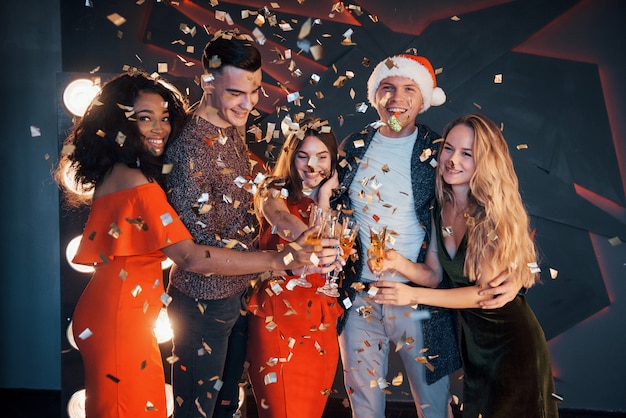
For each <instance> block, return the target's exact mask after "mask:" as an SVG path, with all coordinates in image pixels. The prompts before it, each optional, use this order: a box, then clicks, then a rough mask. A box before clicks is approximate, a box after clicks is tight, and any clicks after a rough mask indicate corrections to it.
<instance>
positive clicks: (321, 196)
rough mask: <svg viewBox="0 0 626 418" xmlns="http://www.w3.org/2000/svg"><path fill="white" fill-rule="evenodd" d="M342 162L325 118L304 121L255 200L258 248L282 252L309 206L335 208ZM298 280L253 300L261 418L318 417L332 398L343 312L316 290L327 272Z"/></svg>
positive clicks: (291, 278) (252, 351) (267, 288)
mask: <svg viewBox="0 0 626 418" xmlns="http://www.w3.org/2000/svg"><path fill="white" fill-rule="evenodd" d="M337 158H338V152H337V140H336V138H335V135H334V134H333V133H332V131H330V129H329V128H328V127H327V126H325V123H324V122H323V121H320V120H318V119H307V120H305V121H302V122H301V123H300V124H299V128H298V129H297V130H296V132H293V133H292V135H291V136H290V137H288V138H287V140H286V141H285V144H284V145H283V147H282V149H281V153H280V156H279V157H278V161H277V163H276V166H275V168H274V171H273V173H272V177H269V178H268V179H267V180H266V182H265V184H264V187H262V188H260V189H259V192H258V193H257V196H256V199H255V204H256V209H257V211H258V215H259V220H260V223H261V227H260V231H259V248H261V249H277V248H280V247H281V246H285V245H287V244H288V243H289V242H290V241H293V237H297V236H299V235H300V234H301V233H302V232H303V231H305V230H306V229H307V225H308V218H307V212H308V209H309V205H311V204H316V205H318V206H319V207H321V208H325V209H328V208H329V206H330V205H329V200H330V195H331V193H332V189H333V188H336V187H337V185H338V182H337V174H336V171H335V167H336V164H337ZM308 271H309V272H312V269H309V270H308ZM298 277H299V274H296V272H287V275H286V276H284V277H273V278H270V279H269V280H266V281H264V282H260V283H258V284H257V286H256V287H255V289H254V292H253V294H252V296H251V299H250V302H249V306H248V308H249V312H250V315H249V319H248V362H249V363H250V366H249V369H248V375H249V377H250V380H251V382H252V389H253V392H254V396H255V398H256V402H257V405H259V408H258V414H259V417H260V418H287V417H300V418H319V417H321V416H322V414H323V412H324V407H325V405H326V401H327V400H328V396H329V394H330V393H331V386H332V383H333V380H334V377H335V372H336V370H337V362H338V359H339V346H338V342H337V325H336V322H337V318H338V317H339V315H340V314H341V313H342V312H343V310H342V308H341V307H340V305H339V302H338V300H337V298H336V297H331V296H328V295H326V294H324V293H322V292H319V291H318V290H317V289H318V288H319V287H322V286H323V285H324V283H325V280H324V278H323V277H322V275H320V274H319V273H309V274H307V275H306V279H307V280H308V282H309V283H310V286H309V287H302V286H299V285H297V284H296V283H298Z"/></svg>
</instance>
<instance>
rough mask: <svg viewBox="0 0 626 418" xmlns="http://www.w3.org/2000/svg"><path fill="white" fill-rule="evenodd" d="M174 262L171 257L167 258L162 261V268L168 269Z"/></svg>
mask: <svg viewBox="0 0 626 418" xmlns="http://www.w3.org/2000/svg"><path fill="white" fill-rule="evenodd" d="M172 264H174V262H173V261H172V259H171V258H169V257H168V258H166V259H165V260H163V261H161V270H167V269H168V268H170V267H172Z"/></svg>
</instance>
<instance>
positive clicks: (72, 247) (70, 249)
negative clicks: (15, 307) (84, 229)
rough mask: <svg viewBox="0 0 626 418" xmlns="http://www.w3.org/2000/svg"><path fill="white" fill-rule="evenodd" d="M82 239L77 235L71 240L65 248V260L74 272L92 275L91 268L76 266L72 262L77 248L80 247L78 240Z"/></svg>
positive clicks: (81, 265)
mask: <svg viewBox="0 0 626 418" xmlns="http://www.w3.org/2000/svg"><path fill="white" fill-rule="evenodd" d="M82 237H83V236H82V235H78V236H76V237H74V238H72V240H71V241H70V242H69V243H68V244H67V247H65V258H66V259H67V262H68V263H69V264H70V266H71V267H72V268H73V269H74V270H76V271H78V272H80V273H93V272H94V268H93V266H86V265H83V264H76V263H73V262H72V260H73V259H74V256H75V255H76V251H78V246H79V245H80V240H81V239H82Z"/></svg>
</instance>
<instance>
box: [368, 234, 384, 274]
mask: <svg viewBox="0 0 626 418" xmlns="http://www.w3.org/2000/svg"><path fill="white" fill-rule="evenodd" d="M386 237H387V226H386V225H378V224H376V225H372V226H370V254H371V255H370V257H371V258H370V261H371V262H372V265H373V267H374V269H375V270H376V278H377V279H380V277H381V275H382V272H381V269H382V267H383V261H384V260H385V239H386Z"/></svg>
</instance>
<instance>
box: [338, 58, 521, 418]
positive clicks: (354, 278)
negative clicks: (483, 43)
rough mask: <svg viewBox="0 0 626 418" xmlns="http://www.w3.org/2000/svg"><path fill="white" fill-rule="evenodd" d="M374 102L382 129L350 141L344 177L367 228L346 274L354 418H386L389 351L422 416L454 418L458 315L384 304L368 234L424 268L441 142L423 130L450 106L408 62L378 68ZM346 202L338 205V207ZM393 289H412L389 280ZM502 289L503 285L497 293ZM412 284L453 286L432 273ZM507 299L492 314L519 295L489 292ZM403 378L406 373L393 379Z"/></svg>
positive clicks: (346, 358)
mask: <svg viewBox="0 0 626 418" xmlns="http://www.w3.org/2000/svg"><path fill="white" fill-rule="evenodd" d="M367 90H368V92H367V93H368V100H369V102H370V103H371V104H372V106H373V107H374V108H375V109H376V110H377V112H378V116H379V118H380V120H379V121H377V122H374V123H372V124H370V125H369V126H367V127H366V128H365V129H363V130H361V131H359V132H355V133H353V134H351V135H349V136H348V137H347V138H345V139H344V140H343V142H342V144H341V147H340V148H341V150H342V151H344V152H345V159H344V161H340V163H339V168H338V173H339V178H340V188H339V190H340V191H341V196H340V197H339V199H338V202H340V203H342V204H343V205H344V207H347V208H351V209H352V210H354V212H353V215H352V216H353V217H355V218H356V219H357V220H358V221H359V222H360V224H361V228H360V232H359V234H360V236H359V242H358V243H357V247H358V255H359V258H358V260H356V261H355V260H351V261H349V264H348V265H347V266H346V267H345V268H344V272H345V278H344V280H343V281H342V290H343V292H344V294H345V295H346V296H345V298H344V299H343V305H344V307H345V308H346V312H345V315H344V317H343V320H342V322H341V323H340V324H339V332H340V335H339V344H340V349H341V360H342V363H343V369H344V382H345V387H346V391H347V393H348V396H349V399H350V404H351V407H352V414H353V417H355V418H364V417H368V418H383V417H384V416H385V396H386V395H385V393H386V392H388V391H389V390H390V389H391V388H388V386H389V383H388V382H387V372H388V360H389V351H390V348H391V347H390V342H393V343H394V345H395V350H396V351H397V352H398V354H399V355H400V358H401V359H402V362H403V364H404V369H405V371H406V376H407V379H408V381H409V385H410V388H411V393H412V395H413V400H414V402H415V405H416V409H417V411H418V416H420V417H422V416H424V417H427V418H448V417H451V416H452V413H451V409H450V388H449V377H448V375H449V374H450V373H452V372H454V371H455V370H457V369H458V368H459V367H460V360H459V354H458V350H457V342H456V330H455V325H454V320H453V316H452V315H453V312H452V311H450V310H447V309H442V308H433V307H429V306H423V305H420V306H418V307H417V309H414V308H413V307H411V306H391V305H378V304H376V303H374V302H373V300H372V296H373V295H374V294H375V292H376V289H375V288H374V287H373V286H371V283H372V282H374V281H376V280H377V277H376V275H375V274H374V273H373V272H372V271H371V270H370V269H369V268H368V267H367V263H366V262H367V260H368V257H369V254H368V247H369V244H370V230H369V227H370V226H372V225H375V224H378V225H386V227H387V247H392V248H393V250H395V251H397V252H399V253H400V254H402V255H403V256H404V257H406V258H408V259H409V260H411V261H414V262H424V260H425V258H426V254H427V251H426V250H427V248H428V244H429V242H430V237H431V213H430V207H431V202H432V200H433V198H434V180H435V172H436V171H435V167H436V166H437V151H438V145H439V141H438V139H439V138H440V137H441V136H440V135H439V134H437V133H436V132H434V131H433V130H431V129H430V128H429V127H427V126H425V125H422V124H419V123H417V122H416V119H417V116H418V114H420V113H423V112H425V111H426V110H427V109H428V108H429V107H430V106H440V105H442V104H444V103H445V101H446V95H445V93H444V91H443V90H442V89H441V88H440V87H438V86H437V81H436V78H435V72H434V70H433V67H432V65H431V63H430V62H429V61H428V59H426V58H424V57H421V56H416V55H410V54H399V55H394V56H391V57H388V58H386V59H384V60H383V61H381V62H380V63H378V65H376V67H375V68H374V70H373V71H372V74H371V76H370V77H369V80H368V82H367ZM335 203H337V202H335ZM382 278H383V279H384V280H398V281H403V282H406V279H405V278H403V277H401V276H400V275H392V274H390V273H383V276H382ZM500 282H501V280H494V283H493V284H494V285H498V284H500ZM412 285H416V286H417V285H420V286H428V287H447V284H446V283H445V279H444V282H442V283H437V278H436V277H434V276H432V275H429V274H426V273H425V274H424V277H423V279H422V281H421V283H412ZM485 291H486V292H488V293H492V294H494V296H495V295H498V294H499V295H500V296H497V297H495V298H494V299H493V300H492V302H491V305H490V306H487V307H489V308H495V307H499V306H502V305H504V304H505V303H506V302H508V301H510V300H511V299H513V298H514V297H515V294H516V293H517V291H518V289H517V288H515V286H512V285H511V283H509V282H506V283H505V284H504V285H501V286H500V287H497V288H495V287H494V288H491V289H487V290H485ZM393 373H394V374H395V373H397V371H393Z"/></svg>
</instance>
